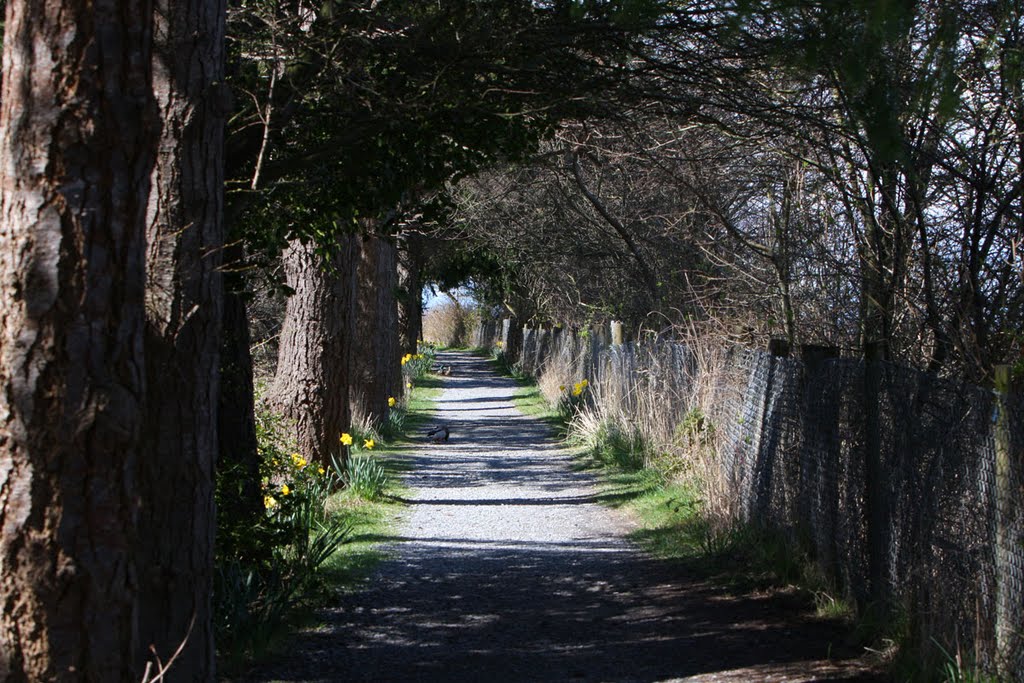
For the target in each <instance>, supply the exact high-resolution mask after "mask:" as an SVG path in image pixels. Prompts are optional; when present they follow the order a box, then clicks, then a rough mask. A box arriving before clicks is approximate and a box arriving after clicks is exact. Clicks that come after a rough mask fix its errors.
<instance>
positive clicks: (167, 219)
mask: <svg viewBox="0 0 1024 683" xmlns="http://www.w3.org/2000/svg"><path fill="white" fill-rule="evenodd" d="M224 14H225V7H224V4H223V2H217V1H213V2H210V1H208V0H158V1H157V9H156V12H155V15H156V17H157V19H156V22H155V25H154V50H153V91H154V94H155V95H156V99H157V103H158V105H159V107H160V113H161V116H162V118H163V135H162V138H161V143H160V150H159V156H158V159H157V164H156V168H155V170H154V172H153V185H152V187H153V190H152V193H151V194H150V203H149V212H148V226H147V233H146V236H147V255H146V265H147V281H146V318H147V321H146V322H147V325H146V338H145V355H146V359H145V360H146V365H145V367H146V379H147V383H148V386H149V387H150V388H151V392H152V396H153V399H154V400H151V401H149V402H148V405H147V410H146V418H145V431H144V436H143V446H144V448H143V453H144V457H143V458H142V459H141V461H140V472H139V488H140V492H141V496H140V500H141V509H140V517H139V554H138V568H139V583H140V600H139V637H140V638H141V639H142V645H143V646H144V647H149V646H150V645H152V646H153V647H155V649H156V652H157V653H158V655H159V656H160V657H161V658H162V659H163V660H164V661H166V660H167V659H169V658H170V656H171V655H172V654H173V653H174V652H175V650H176V649H177V648H178V646H179V645H180V644H181V643H182V641H185V640H186V639H187V643H186V646H185V648H184V650H183V651H182V653H181V655H180V656H179V657H178V658H177V660H176V661H175V663H174V674H173V675H174V677H175V678H177V679H180V680H211V679H212V678H213V672H214V649H213V628H212V615H211V604H210V603H211V591H212V579H213V538H214V521H215V515H214V499H213V491H214V489H213V471H214V463H215V461H216V454H217V429H216V428H217V396H218V391H217V382H218V378H219V369H220V368H219V351H220V325H221V316H222V310H221V307H222V305H223V282H222V278H221V274H220V263H221V254H222V248H223V244H224V229H223V228H224V226H223V213H224V201H223V185H224V163H223V153H224V152H223V150H224V117H225V113H226V107H225V105H224V103H223V102H222V101H220V98H221V93H222V86H221V85H220V81H221V79H222V78H223V73H224Z"/></svg>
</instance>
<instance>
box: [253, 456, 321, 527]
mask: <svg viewBox="0 0 1024 683" xmlns="http://www.w3.org/2000/svg"><path fill="white" fill-rule="evenodd" d="M260 474H261V475H262V480H261V483H262V487H263V507H264V509H265V510H266V511H267V514H268V515H270V516H274V515H278V514H281V513H282V512H284V513H287V512H288V508H289V507H291V503H292V502H294V501H296V500H298V499H300V498H305V497H310V496H311V497H313V498H315V499H317V500H318V501H320V502H321V503H322V502H323V500H326V498H327V495H328V494H329V493H330V491H331V488H332V485H333V483H332V482H331V480H330V477H328V473H327V470H325V469H324V468H323V467H321V466H320V465H314V464H311V463H310V462H309V460H307V459H306V458H305V456H303V455H302V454H301V453H291V454H290V455H288V456H281V455H279V454H278V455H276V457H272V458H270V460H269V461H266V460H265V461H264V462H263V465H262V467H261V472H260Z"/></svg>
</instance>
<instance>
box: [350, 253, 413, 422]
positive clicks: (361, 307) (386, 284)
mask: <svg viewBox="0 0 1024 683" xmlns="http://www.w3.org/2000/svg"><path fill="white" fill-rule="evenodd" d="M358 280H359V294H358V297H359V301H358V311H359V312H358V315H357V316H356V320H357V322H356V340H357V341H356V344H355V345H354V349H353V357H352V367H353V372H352V387H351V390H350V392H349V395H350V397H351V401H352V405H353V412H356V413H359V412H361V413H362V414H363V415H367V416H369V417H370V418H371V419H373V420H374V421H377V422H379V421H381V420H383V419H385V418H386V416H387V413H388V398H389V397H392V396H399V395H401V393H402V392H401V386H402V370H401V364H400V362H399V359H400V357H401V354H400V353H399V336H398V302H397V301H396V300H395V291H396V290H397V288H398V250H397V249H396V248H395V245H394V244H392V243H391V242H389V241H387V240H385V239H381V238H379V237H368V238H366V239H365V240H364V241H363V245H362V257H361V258H360V261H359V269H358Z"/></svg>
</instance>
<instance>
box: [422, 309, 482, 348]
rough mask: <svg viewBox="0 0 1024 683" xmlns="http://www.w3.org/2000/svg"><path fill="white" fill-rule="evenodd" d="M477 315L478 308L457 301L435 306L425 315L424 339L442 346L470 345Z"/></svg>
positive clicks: (458, 346)
mask: <svg viewBox="0 0 1024 683" xmlns="http://www.w3.org/2000/svg"><path fill="white" fill-rule="evenodd" d="M476 317H477V315H476V309H474V308H471V307H467V306H463V305H462V304H460V303H458V302H455V301H448V302H445V303H443V304H439V305H437V306H434V307H433V308H431V309H430V310H429V311H427V312H426V314H425V315H424V316H423V339H425V340H426V341H428V342H431V343H434V344H437V345H438V346H441V347H448V348H460V347H465V346H468V345H469V341H470V333H471V331H472V329H473V327H474V325H475V324H476Z"/></svg>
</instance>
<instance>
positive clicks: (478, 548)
mask: <svg viewBox="0 0 1024 683" xmlns="http://www.w3.org/2000/svg"><path fill="white" fill-rule="evenodd" d="M441 362H443V363H444V364H446V365H451V366H452V368H453V371H452V374H451V376H450V377H449V378H447V380H446V384H445V387H446V388H445V391H444V394H443V395H442V397H441V400H440V403H439V405H438V409H439V414H438V418H437V421H438V422H444V423H447V424H449V425H450V426H451V429H452V436H451V439H450V441H449V442H448V443H447V444H439V445H434V444H428V443H426V442H424V444H423V446H422V447H421V448H420V449H418V452H417V453H416V454H415V455H414V456H413V463H412V465H413V469H412V473H411V474H410V475H409V477H408V480H407V481H408V484H409V486H410V487H411V489H412V492H411V494H410V495H409V498H410V500H409V503H410V509H411V512H410V514H409V516H408V519H407V521H406V523H405V524H404V525H403V528H402V530H401V531H400V534H399V536H398V537H397V538H395V539H394V547H393V550H394V556H393V559H391V560H388V561H385V562H384V563H383V564H382V565H381V566H380V568H379V569H378V571H377V572H376V573H375V575H374V577H373V578H372V580H371V581H370V582H368V584H367V586H366V588H365V590H363V591H360V592H357V593H354V594H352V595H349V596H346V597H345V598H344V600H343V602H344V604H343V605H342V606H341V607H339V608H336V609H328V610H325V611H324V613H323V619H324V621H325V625H324V626H323V627H321V628H319V629H317V630H313V631H309V632H305V633H302V634H300V635H299V636H297V637H296V639H295V642H294V643H293V644H292V645H291V646H290V647H288V648H287V652H286V654H285V655H284V656H281V657H277V658H275V660H274V661H273V662H272V663H270V665H264V666H263V667H262V668H261V670H260V671H259V672H258V673H256V674H255V675H253V676H252V677H250V678H248V679H247V680H253V681H487V682H488V683H494V682H496V681H671V680H691V681H816V680H836V681H838V680H844V681H853V680H876V679H874V678H873V677H870V676H869V675H868V674H866V673H865V672H864V670H863V668H862V667H861V665H860V664H859V663H858V662H856V661H852V660H841V659H833V660H829V659H828V655H829V653H830V651H831V652H832V653H833V655H834V654H835V652H836V651H837V650H838V649H839V648H838V647H836V646H835V645H834V644H835V643H839V642H841V640H842V634H841V632H840V631H839V630H837V628H836V627H835V626H833V625H831V624H829V623H828V622H822V621H818V620H815V619H813V618H811V617H808V616H807V615H801V614H800V613H799V612H798V611H795V608H794V606H793V605H792V604H791V603H789V601H788V599H787V598H786V597H784V596H782V597H779V596H776V597H769V596H744V597H740V598H736V597H732V596H730V595H729V594H728V593H726V592H725V591H723V590H722V589H720V588H718V587H715V586H713V585H709V584H707V583H705V582H702V581H699V580H693V579H691V578H688V577H687V576H686V575H685V574H683V573H682V571H681V570H680V568H679V567H678V566H673V565H671V564H670V563H667V562H663V561H659V560H656V559H653V558H651V557H649V556H647V555H645V554H644V553H642V552H641V551H639V550H638V549H637V548H636V547H635V546H633V545H632V544H631V543H630V542H629V541H628V540H627V539H626V534H627V532H628V530H629V523H628V521H627V520H626V519H625V518H624V517H623V516H622V515H621V514H620V513H617V512H615V511H612V510H609V509H607V508H604V507H602V506H600V505H599V504H597V502H596V500H595V498H596V496H597V495H598V491H597V489H596V487H595V486H594V482H593V480H592V479H591V478H590V477H589V476H588V475H586V474H583V473H579V472H575V471H573V470H572V469H571V460H570V458H569V457H568V455H567V454H566V453H565V452H564V451H563V450H561V449H560V447H559V445H558V444H557V443H556V442H555V441H554V440H553V439H551V438H550V435H549V433H548V428H547V427H546V426H545V425H543V424H542V423H540V422H539V421H537V420H534V419H531V418H528V417H525V416H523V415H522V414H520V413H519V412H518V411H517V410H516V409H515V407H514V406H513V404H512V396H513V393H514V389H515V387H514V384H513V383H512V382H511V381H510V380H507V379H505V378H500V377H497V376H495V375H494V374H493V372H491V371H490V369H489V368H488V366H487V364H486V362H485V361H483V360H481V359H479V358H476V357H473V356H471V355H469V354H459V353H450V354H444V356H443V357H442V360H441ZM787 603H789V604H787Z"/></svg>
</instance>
